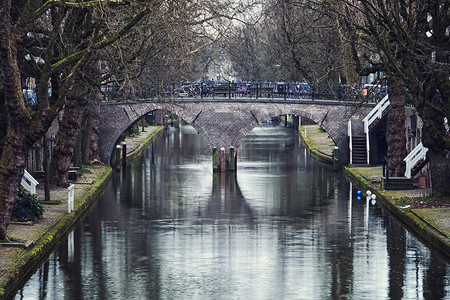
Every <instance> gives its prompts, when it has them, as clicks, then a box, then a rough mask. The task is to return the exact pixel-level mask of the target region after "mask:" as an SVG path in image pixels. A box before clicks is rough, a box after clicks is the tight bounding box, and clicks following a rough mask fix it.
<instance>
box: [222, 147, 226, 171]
mask: <svg viewBox="0 0 450 300" xmlns="http://www.w3.org/2000/svg"><path fill="white" fill-rule="evenodd" d="M220 171H222V172H226V171H227V163H226V157H225V148H224V147H222V148H220Z"/></svg>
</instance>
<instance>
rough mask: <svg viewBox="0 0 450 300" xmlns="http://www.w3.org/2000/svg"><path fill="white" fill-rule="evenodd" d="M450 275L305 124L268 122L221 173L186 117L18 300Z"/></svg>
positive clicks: (193, 295) (284, 292)
mask: <svg viewBox="0 0 450 300" xmlns="http://www.w3.org/2000/svg"><path fill="white" fill-rule="evenodd" d="M363 192H365V191H363ZM449 279H450V264H449V263H448V261H446V260H444V259H443V258H442V257H441V256H440V255H439V254H438V253H436V252H434V251H432V250H430V249H429V248H427V247H426V246H425V245H424V244H422V243H421V242H420V241H418V240H417V239H416V238H415V237H414V236H413V235H412V234H411V233H409V232H408V231H407V230H406V229H405V228H404V227H403V226H402V225H401V224H400V223H399V222H398V221H397V220H396V219H395V218H393V217H391V216H390V215H389V214H388V213H387V212H385V211H384V210H383V209H382V207H380V206H379V205H378V204H377V203H372V201H369V200H367V199H366V198H365V197H363V198H362V199H358V198H357V190H356V188H355V187H353V186H352V184H351V183H350V182H349V181H348V180H347V179H346V178H345V177H343V176H342V174H340V173H338V172H333V171H332V170H331V169H330V168H329V167H328V166H326V165H323V164H320V163H317V162H315V161H314V160H312V159H311V158H310V157H309V156H308V155H307V153H306V151H305V149H304V148H303V146H302V145H301V142H300V141H299V136H298V134H297V132H296V131H295V130H293V129H288V128H284V127H281V126H268V125H267V126H263V127H259V128H255V129H254V130H253V131H252V132H251V133H250V134H249V135H248V136H247V137H246V139H245V141H244V143H243V145H242V146H241V148H240V149H239V153H238V171H237V173H236V174H213V173H212V163H211V151H210V149H209V147H208V146H207V145H206V143H204V142H203V141H202V139H201V137H200V135H199V134H198V133H197V132H196V131H195V130H194V129H193V128H192V127H190V126H181V128H180V129H177V128H169V130H168V132H167V133H166V134H165V135H164V136H161V137H160V138H158V139H157V141H156V142H155V143H154V144H153V145H152V146H151V147H150V148H149V149H148V150H147V151H146V153H145V154H144V155H143V156H142V157H140V158H138V159H136V160H134V161H133V162H132V163H130V164H129V165H128V167H127V169H126V171H120V172H117V173H115V174H114V176H113V180H112V182H111V184H110V185H109V186H108V187H107V189H106V190H105V192H104V193H103V195H102V196H101V198H100V199H99V201H98V203H97V204H96V206H95V207H94V208H93V209H92V211H91V212H90V213H89V214H88V215H87V216H86V217H85V218H84V219H83V221H82V222H80V224H79V225H78V226H77V227H76V228H75V229H74V231H73V232H72V233H71V234H70V235H69V236H68V238H67V239H66V240H64V241H62V242H61V243H60V245H59V246H58V248H57V249H56V250H55V251H54V253H52V254H51V255H50V256H49V258H48V260H46V261H45V262H44V263H43V264H42V266H41V267H40V268H39V269H38V270H37V271H36V273H35V274H34V275H32V277H31V278H30V279H29V280H28V282H27V283H26V284H25V285H24V286H23V287H22V288H21V289H20V290H19V291H18V292H17V294H16V296H15V299H445V298H447V299H449V297H450V288H449Z"/></svg>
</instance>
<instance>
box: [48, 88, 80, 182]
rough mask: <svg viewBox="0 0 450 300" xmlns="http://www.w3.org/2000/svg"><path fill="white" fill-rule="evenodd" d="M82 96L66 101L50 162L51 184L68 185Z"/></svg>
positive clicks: (78, 126)
mask: <svg viewBox="0 0 450 300" xmlns="http://www.w3.org/2000/svg"><path fill="white" fill-rule="evenodd" d="M83 108H84V97H81V98H79V99H72V100H67V101H66V106H65V109H64V113H63V117H62V121H61V123H60V128H59V131H58V135H57V137H56V141H55V147H54V150H53V155H52V159H51V162H50V172H51V175H50V178H51V184H52V185H56V186H60V187H68V186H69V178H68V174H69V168H70V165H71V163H72V156H73V151H74V148H75V141H76V137H77V134H78V130H79V128H80V123H81V115H82V112H83Z"/></svg>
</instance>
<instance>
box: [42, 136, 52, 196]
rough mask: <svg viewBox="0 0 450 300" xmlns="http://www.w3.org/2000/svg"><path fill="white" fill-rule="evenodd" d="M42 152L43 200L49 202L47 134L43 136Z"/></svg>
mask: <svg viewBox="0 0 450 300" xmlns="http://www.w3.org/2000/svg"><path fill="white" fill-rule="evenodd" d="M42 141H43V142H42V151H43V152H44V160H43V163H42V164H43V169H44V198H45V201H50V180H49V177H50V174H49V165H50V153H49V152H50V147H49V144H48V135H47V133H46V134H45V135H44V138H43V139H42Z"/></svg>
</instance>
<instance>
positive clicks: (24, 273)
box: [0, 126, 164, 299]
mask: <svg viewBox="0 0 450 300" xmlns="http://www.w3.org/2000/svg"><path fill="white" fill-rule="evenodd" d="M163 130H164V127H162V126H158V127H147V131H146V132H145V133H141V134H139V135H137V136H135V137H129V138H127V139H126V140H125V141H126V142H127V146H128V152H127V160H131V159H134V158H135V157H137V156H138V155H139V154H141V153H142V152H143V151H144V150H145V149H146V148H147V147H148V146H149V145H150V144H151V143H152V142H153V141H154V140H155V139H156V137H158V136H159V135H160V134H162V133H163ZM85 172H86V173H85V174H84V175H82V176H81V180H80V182H76V183H75V199H74V210H73V211H72V213H70V214H69V213H68V212H67V189H62V188H55V189H52V190H51V191H50V195H51V199H52V200H54V201H53V202H54V203H58V204H54V205H49V204H47V205H44V207H45V211H44V219H42V220H38V221H37V222H36V224H33V225H18V224H12V225H10V227H9V228H8V234H9V237H10V238H11V239H12V240H14V241H15V242H13V243H0V299H9V298H10V297H12V296H13V294H14V293H15V291H16V290H17V288H18V286H20V284H22V283H23V282H24V281H25V280H27V279H28V278H29V277H30V276H31V275H32V274H33V272H34V271H35V270H36V268H37V267H38V266H39V265H40V264H41V263H42V262H43V260H44V259H46V258H47V256H48V254H49V253H50V252H51V251H53V250H54V249H55V247H56V246H57V244H58V243H59V242H60V241H61V239H62V238H65V237H66V235H67V234H68V233H69V232H70V230H71V229H72V228H73V227H74V226H75V225H76V224H77V223H78V222H79V220H80V219H81V218H82V217H83V216H84V215H85V214H86V213H87V212H88V211H89V210H90V208H91V207H92V206H93V204H94V203H95V202H96V200H97V199H98V197H99V196H100V194H101V193H102V192H103V190H104V188H105V187H106V185H107V184H108V183H109V181H110V179H111V175H112V169H111V167H110V166H108V165H101V164H100V165H93V166H86V167H85ZM38 192H39V190H38ZM40 192H42V191H40ZM41 198H42V197H41Z"/></svg>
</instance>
